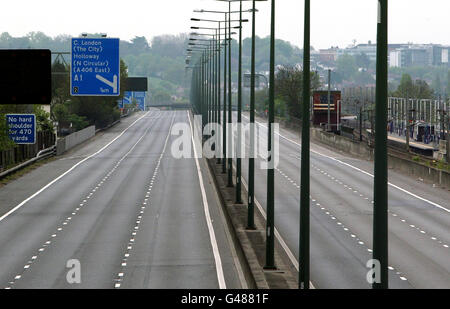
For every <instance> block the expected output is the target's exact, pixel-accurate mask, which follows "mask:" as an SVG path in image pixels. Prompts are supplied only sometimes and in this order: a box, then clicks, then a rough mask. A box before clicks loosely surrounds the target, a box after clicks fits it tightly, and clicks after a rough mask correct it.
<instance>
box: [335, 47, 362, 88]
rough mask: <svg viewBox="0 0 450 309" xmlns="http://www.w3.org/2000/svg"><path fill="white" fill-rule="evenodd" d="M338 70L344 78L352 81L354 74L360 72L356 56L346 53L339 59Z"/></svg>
mask: <svg viewBox="0 0 450 309" xmlns="http://www.w3.org/2000/svg"><path fill="white" fill-rule="evenodd" d="M336 66H337V72H338V73H339V74H340V76H341V77H342V79H343V80H347V81H351V80H353V76H354V75H355V74H356V73H357V72H358V66H357V64H356V60H355V57H353V56H351V55H348V54H344V55H342V56H340V57H339V58H338V59H337V63H336Z"/></svg>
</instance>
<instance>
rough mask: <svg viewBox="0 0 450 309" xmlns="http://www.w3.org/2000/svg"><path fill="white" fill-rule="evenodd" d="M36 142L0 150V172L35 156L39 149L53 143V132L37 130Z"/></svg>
mask: <svg viewBox="0 0 450 309" xmlns="http://www.w3.org/2000/svg"><path fill="white" fill-rule="evenodd" d="M36 137H37V142H36V144H34V145H17V146H16V147H14V148H11V149H8V150H3V151H0V172H3V171H5V170H7V169H8V168H11V167H13V166H15V165H17V164H20V163H22V162H24V161H27V160H29V159H32V158H34V157H36V155H37V154H38V153H39V151H41V150H44V149H47V148H49V147H51V146H53V145H54V144H55V138H56V137H55V134H54V133H53V132H37V136H36Z"/></svg>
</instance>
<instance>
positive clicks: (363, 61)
mask: <svg viewBox="0 0 450 309" xmlns="http://www.w3.org/2000/svg"><path fill="white" fill-rule="evenodd" d="M355 61H356V65H357V66H358V67H359V68H364V69H368V68H369V66H370V59H369V57H367V55H366V54H365V53H360V54H358V55H356V56H355Z"/></svg>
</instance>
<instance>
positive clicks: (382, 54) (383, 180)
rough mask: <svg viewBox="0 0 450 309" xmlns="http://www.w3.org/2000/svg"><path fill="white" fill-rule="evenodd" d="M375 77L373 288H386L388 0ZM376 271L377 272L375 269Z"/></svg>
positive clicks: (382, 3) (382, 10)
mask: <svg viewBox="0 0 450 309" xmlns="http://www.w3.org/2000/svg"><path fill="white" fill-rule="evenodd" d="M377 33H378V34H377V76H376V107H375V108H376V116H375V117H376V118H375V119H376V120H375V121H376V124H375V169H374V170H375V181H374V182H375V183H374V209H373V211H374V213H373V260H374V261H378V263H379V265H378V266H379V267H380V269H379V271H380V278H379V282H374V283H373V285H372V287H373V288H374V289H387V288H388V287H389V281H388V280H389V278H388V182H387V181H388V179H387V174H388V166H387V113H386V110H387V100H388V68H387V63H388V45H387V42H388V1H387V0H378V25H377ZM375 271H376V270H375Z"/></svg>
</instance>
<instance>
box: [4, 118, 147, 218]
mask: <svg viewBox="0 0 450 309" xmlns="http://www.w3.org/2000/svg"><path fill="white" fill-rule="evenodd" d="M146 115H147V113H146V114H144V115H143V116H142V117H140V118H138V119H137V120H136V121H135V122H133V123H132V124H131V125H130V126H128V127H127V128H126V129H125V130H123V131H122V133H120V134H119V135H118V136H117V137H116V138H114V139H113V140H112V141H111V142H109V143H108V144H106V146H104V147H103V148H101V149H100V150H98V151H97V152H95V153H94V154H92V155H90V156H88V157H87V158H85V159H83V160H81V161H80V162H78V163H77V164H75V165H74V166H72V167H71V168H70V169H69V170H67V171H66V172H64V173H63V174H62V175H60V176H58V177H57V178H56V179H54V180H53V181H51V182H50V183H49V184H47V185H46V186H45V187H43V188H42V189H40V190H39V191H37V192H36V193H34V194H33V195H31V196H30V197H29V198H27V199H26V200H24V201H23V202H22V203H20V204H19V205H17V206H16V207H14V208H13V209H11V210H10V211H8V212H7V213H6V214H4V215H3V216H2V217H0V222H2V221H3V220H4V219H5V218H7V217H8V216H9V215H11V214H12V213H14V212H16V211H17V210H18V209H20V208H21V207H22V206H23V205H25V204H26V203H28V202H29V201H30V200H32V199H33V198H35V197H36V196H38V195H39V194H41V193H42V192H44V191H45V190H47V189H48V188H49V187H50V186H52V185H53V184H54V183H56V182H57V181H59V180H60V179H62V178H63V177H64V176H66V175H67V174H69V173H70V172H71V171H73V170H74V169H75V168H77V167H78V166H80V165H81V164H83V163H84V162H86V161H87V160H89V159H91V158H93V157H95V156H96V155H98V154H99V153H101V152H103V151H104V150H105V149H107V148H108V147H109V146H110V145H111V144H112V143H114V142H115V141H116V140H118V139H119V138H120V137H121V136H122V135H123V134H124V133H125V132H126V131H128V129H130V128H131V127H132V126H134V125H135V124H136V123H137V122H138V121H139V120H141V119H143V118H144V117H145V116H146ZM83 202H84V203H85V202H86V201H83Z"/></svg>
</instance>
